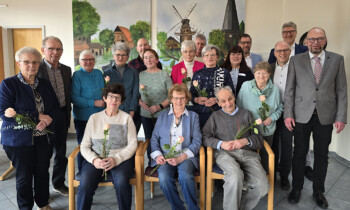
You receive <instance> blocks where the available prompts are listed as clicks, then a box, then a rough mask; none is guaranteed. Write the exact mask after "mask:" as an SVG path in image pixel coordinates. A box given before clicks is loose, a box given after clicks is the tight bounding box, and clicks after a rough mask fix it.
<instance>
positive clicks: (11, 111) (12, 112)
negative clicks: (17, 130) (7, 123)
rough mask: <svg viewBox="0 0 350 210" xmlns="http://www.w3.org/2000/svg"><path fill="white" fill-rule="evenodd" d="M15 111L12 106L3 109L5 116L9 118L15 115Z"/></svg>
mask: <svg viewBox="0 0 350 210" xmlns="http://www.w3.org/2000/svg"><path fill="white" fill-rule="evenodd" d="M16 114H17V113H16V111H15V110H14V109H13V108H7V109H6V110H5V117H8V118H11V117H14V116H16Z"/></svg>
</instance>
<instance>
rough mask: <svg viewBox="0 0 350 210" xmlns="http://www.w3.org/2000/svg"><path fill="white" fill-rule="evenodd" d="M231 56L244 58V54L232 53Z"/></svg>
mask: <svg viewBox="0 0 350 210" xmlns="http://www.w3.org/2000/svg"><path fill="white" fill-rule="evenodd" d="M230 56H242V53H230Z"/></svg>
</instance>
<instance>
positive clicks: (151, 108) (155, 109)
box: [148, 105, 161, 114]
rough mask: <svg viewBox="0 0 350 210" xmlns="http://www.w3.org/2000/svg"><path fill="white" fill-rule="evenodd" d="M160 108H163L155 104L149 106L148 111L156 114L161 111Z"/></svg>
mask: <svg viewBox="0 0 350 210" xmlns="http://www.w3.org/2000/svg"><path fill="white" fill-rule="evenodd" d="M160 110H161V108H160V106H159V105H153V106H151V107H149V109H148V111H149V112H150V113H151V114H154V113H156V112H158V111H160Z"/></svg>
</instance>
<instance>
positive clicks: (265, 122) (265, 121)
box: [263, 117, 272, 126]
mask: <svg viewBox="0 0 350 210" xmlns="http://www.w3.org/2000/svg"><path fill="white" fill-rule="evenodd" d="M271 123H272V119H271V117H268V118H266V120H264V122H263V125H265V126H269V125H271Z"/></svg>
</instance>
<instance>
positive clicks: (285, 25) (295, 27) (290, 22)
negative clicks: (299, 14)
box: [282, 21, 297, 30]
mask: <svg viewBox="0 0 350 210" xmlns="http://www.w3.org/2000/svg"><path fill="white" fill-rule="evenodd" d="M287 27H292V28H294V29H295V30H297V25H296V24H295V23H294V22H292V21H289V22H287V23H284V24H283V25H282V30H283V29H284V28H287Z"/></svg>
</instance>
